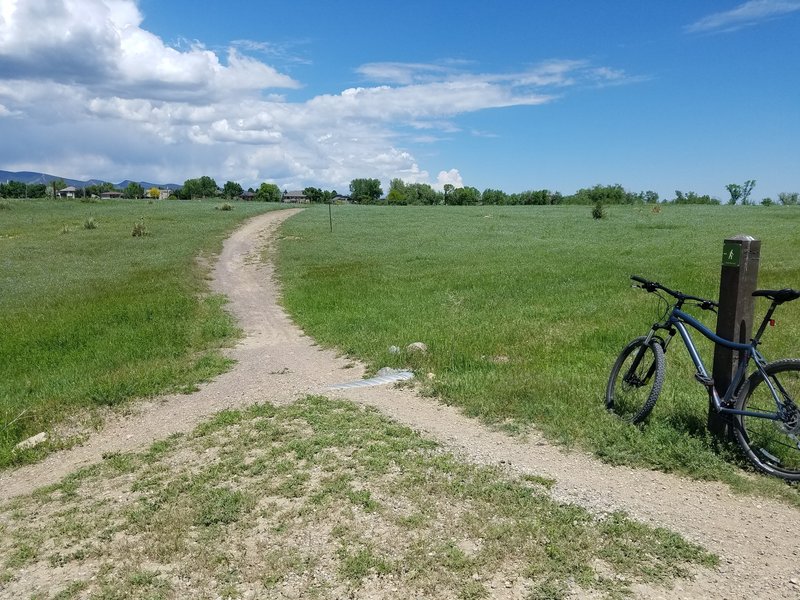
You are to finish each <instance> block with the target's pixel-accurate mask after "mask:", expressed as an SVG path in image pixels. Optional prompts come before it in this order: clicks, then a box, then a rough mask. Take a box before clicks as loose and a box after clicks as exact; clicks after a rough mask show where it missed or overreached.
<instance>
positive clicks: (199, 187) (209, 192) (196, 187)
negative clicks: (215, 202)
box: [178, 175, 218, 200]
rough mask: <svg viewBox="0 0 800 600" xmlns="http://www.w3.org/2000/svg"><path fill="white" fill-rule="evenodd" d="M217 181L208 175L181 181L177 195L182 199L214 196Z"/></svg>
mask: <svg viewBox="0 0 800 600" xmlns="http://www.w3.org/2000/svg"><path fill="white" fill-rule="evenodd" d="M217 189H218V186H217V182H216V181H214V179H213V178H211V177H209V176H208V175H203V176H202V177H200V178H198V179H187V180H186V181H184V182H183V187H182V188H181V191H180V194H178V195H179V197H181V198H183V199H184V200H192V199H194V198H214V197H215V196H216V195H217Z"/></svg>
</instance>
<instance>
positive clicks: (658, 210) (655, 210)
mask: <svg viewBox="0 0 800 600" xmlns="http://www.w3.org/2000/svg"><path fill="white" fill-rule="evenodd" d="M650 211H651V212H652V213H653V214H654V215H657V214H659V213H661V207H660V206H659V205H658V204H654V205H653V208H651V209H650Z"/></svg>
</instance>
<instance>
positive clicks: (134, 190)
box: [122, 181, 144, 198]
mask: <svg viewBox="0 0 800 600" xmlns="http://www.w3.org/2000/svg"><path fill="white" fill-rule="evenodd" d="M122 196H123V197H125V198H143V197H144V188H143V187H142V186H141V184H139V183H136V182H135V181H131V182H130V183H129V184H128V186H127V187H126V188H125V189H124V190H123V192H122Z"/></svg>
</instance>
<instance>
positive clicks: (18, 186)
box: [0, 175, 800, 206]
mask: <svg viewBox="0 0 800 600" xmlns="http://www.w3.org/2000/svg"><path fill="white" fill-rule="evenodd" d="M755 185H756V181H755V180H754V179H748V180H747V181H745V182H744V183H743V184H737V183H730V184H728V185H726V186H725V189H726V190H727V191H728V194H729V198H728V200H727V202H726V203H727V204H745V205H746V204H755V202H754V201H752V200H751V196H752V193H753V189H754V188H755ZM65 187H66V183H64V182H63V180H57V181H56V182H51V183H49V184H44V183H29V184H25V183H22V182H18V181H8V182H6V183H0V198H41V197H45V196H47V195H50V194H52V191H51V189H54V190H60V189H63V188H65ZM115 190H116V191H121V192H122V195H123V197H124V198H158V197H159V195H160V190H158V188H151V189H149V190H145V189H144V188H143V187H142V185H141V184H139V183H135V182H130V183H129V184H128V185H127V186H126V187H125V188H124V189H122V190H117V188H116V187H115V186H114V184H112V183H107V182H105V183H99V184H94V185H87V186H85V187H84V188H82V189H81V190H80V191H79V195H83V196H85V197H93V196H95V197H97V196H100V195H101V194H102V193H104V192H110V191H115ZM303 193H304V194H305V196H306V197H307V198H308V200H309V201H310V202H312V203H327V202H331V201H332V200H334V199H336V198H339V197H340V196H339V194H338V193H337V192H336V190H323V189H320V188H316V187H306V188H305V189H304V190H303ZM243 196H246V197H247V198H249V199H253V200H257V201H261V202H280V201H281V199H282V197H283V194H282V192H281V189H280V188H279V187H278V186H277V185H276V184H274V183H266V182H265V183H262V184H261V185H260V186H259V187H258V188H255V189H254V188H252V187H251V188H249V189H248V190H246V191H245V190H244V188H243V187H242V186H241V185H240V184H238V183H236V182H235V181H227V182H226V183H225V185H223V186H222V187H219V186H218V185H217V182H216V181H215V180H214V178H212V177H209V176H208V175H203V176H202V177H198V178H195V179H187V180H186V181H185V182H184V183H183V186H182V187H181V188H179V189H177V190H175V191H173V192H172V193H171V195H170V197H173V198H178V199H183V200H191V199H195V198H216V197H223V198H226V199H235V198H241V197H243ZM347 199H348V200H349V201H350V202H353V203H356V204H389V205H437V204H445V205H456V206H468V205H479V204H480V205H486V204H493V205H509V206H511V205H539V206H543V205H557V204H578V205H592V204H594V205H597V204H601V205H610V204H656V203H659V202H661V203H670V204H722V201H720V200H719V199H717V198H712V197H711V196H709V195H708V194H703V195H700V194H697V193H695V192H692V191H689V192H683V191H681V190H675V196H674V197H673V198H670V199H665V200H661V198H659V195H658V193H656V192H654V191H652V190H648V191H644V192H631V191H628V190H626V189H625V188H623V187H622V186H621V185H620V184H613V185H601V184H598V185H595V186H593V187H590V188H581V189H579V190H578V191H577V192H575V193H574V194H568V195H565V194H562V193H561V192H554V191H550V190H548V189H541V190H526V191H524V192H518V193H510V194H509V193H506V192H504V191H503V190H499V189H493V188H487V189H485V190H483V191H480V190H479V189H477V188H475V187H471V186H463V187H455V186H454V185H453V184H449V183H448V184H445V185H444V187H443V189H442V190H441V191H439V190H435V189H433V187H432V186H431V185H430V184H427V183H406V182H405V181H403V180H402V179H399V178H395V179H392V180H391V182H390V183H389V191H388V193H387V194H386V196H385V197H384V193H383V189H382V187H381V182H380V180H378V179H369V178H357V179H353V180H352V181H351V182H350V196H349V197H347ZM760 203H761V204H764V205H771V204H783V205H797V204H800V194H798V193H797V192H781V193H780V194H778V197H777V199H776V200H773V199H771V198H763V199H762V200H761V202H760Z"/></svg>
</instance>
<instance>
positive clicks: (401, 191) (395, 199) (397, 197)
mask: <svg viewBox="0 0 800 600" xmlns="http://www.w3.org/2000/svg"><path fill="white" fill-rule="evenodd" d="M386 202H387V203H388V204H408V198H406V182H405V181H403V180H402V179H392V180H391V181H390V182H389V193H388V194H386Z"/></svg>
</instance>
